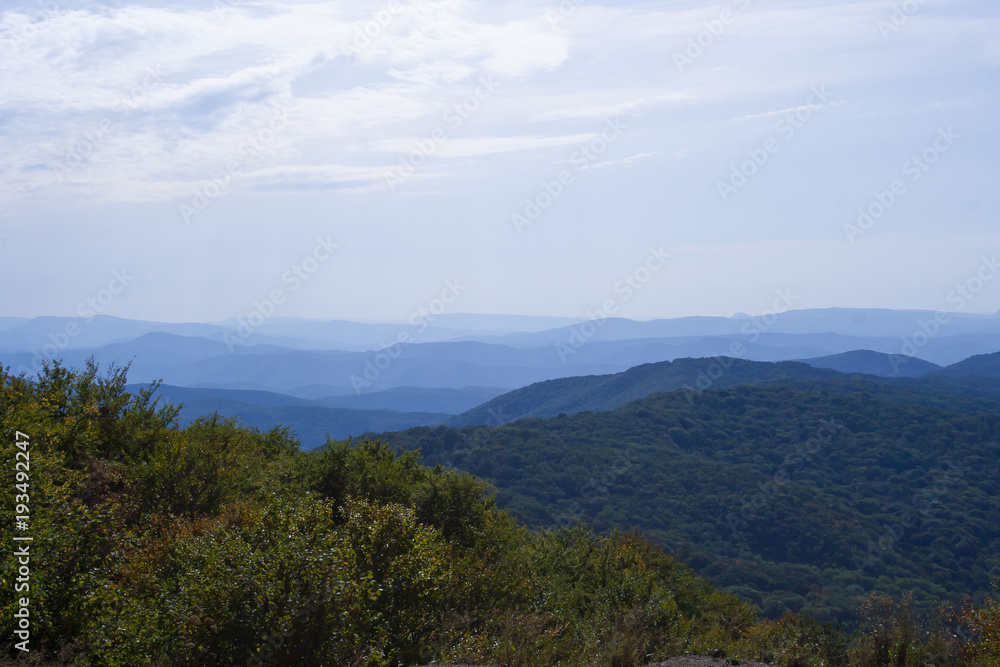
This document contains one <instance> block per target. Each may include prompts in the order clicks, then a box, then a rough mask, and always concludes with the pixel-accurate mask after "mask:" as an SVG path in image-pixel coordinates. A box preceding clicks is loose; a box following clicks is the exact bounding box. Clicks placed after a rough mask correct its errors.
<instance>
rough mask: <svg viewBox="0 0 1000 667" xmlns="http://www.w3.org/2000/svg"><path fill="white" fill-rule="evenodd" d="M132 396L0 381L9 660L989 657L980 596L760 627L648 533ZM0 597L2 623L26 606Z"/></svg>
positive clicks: (79, 376)
mask: <svg viewBox="0 0 1000 667" xmlns="http://www.w3.org/2000/svg"><path fill="white" fill-rule="evenodd" d="M125 382H126V380H125V371H124V370H121V369H112V370H111V371H110V372H109V373H107V374H106V375H101V374H100V373H99V372H98V369H97V368H96V367H94V366H93V365H90V366H88V367H87V368H86V369H84V370H82V371H80V372H72V371H69V370H67V369H64V368H62V367H60V366H58V365H55V366H51V367H46V369H45V370H44V372H43V373H42V375H41V377H40V378H39V379H38V380H37V381H32V380H28V379H27V378H26V377H25V376H12V375H10V374H9V372H7V371H2V370H0V425H2V428H3V438H4V451H5V452H6V453H7V459H8V460H9V461H13V460H14V459H15V456H14V455H15V453H17V452H27V453H28V455H29V456H30V472H29V473H28V474H27V475H26V476H25V477H24V478H22V479H21V480H19V481H20V483H22V484H24V485H26V486H25V487H23V488H15V487H14V486H13V485H11V484H7V485H4V486H3V487H2V491H0V499H2V507H3V510H4V512H5V513H6V516H7V517H8V518H9V517H11V516H12V515H13V514H14V513H15V508H16V512H17V513H19V514H27V515H29V519H28V523H29V526H28V528H27V529H25V528H24V527H20V528H18V535H19V536H24V535H28V534H30V536H31V537H32V538H33V540H34V541H33V542H32V543H31V546H30V549H31V554H32V555H31V558H30V590H28V591H25V592H23V593H22V595H24V596H26V597H30V603H29V607H30V632H31V643H30V648H31V649H32V653H31V655H30V656H29V658H25V656H22V655H21V654H20V652H19V651H18V650H17V649H15V648H14V647H13V642H8V643H7V644H6V647H5V651H6V652H7V656H8V658H18V660H17V662H18V663H23V664H31V663H34V664H42V663H44V664H72V665H83V666H95V667H96V666H126V665H128V666H131V665H263V664H273V665H358V666H362V665H363V666H369V665H372V666H375V665H413V664H426V663H429V662H432V661H436V662H449V661H450V662H468V663H476V664H492V665H525V666H529V665H531V666H533V665H538V666H542V665H581V666H582V665H613V666H616V667H629V666H634V665H642V664H646V663H649V662H653V661H655V660H658V659H662V658H665V657H669V656H674V655H680V654H684V653H697V654H712V655H716V656H720V657H729V658H748V659H749V658H755V659H760V660H764V661H768V662H772V663H774V664H777V665H783V666H791V665H817V666H818V665H847V664H851V665H876V664H899V665H911V664H912V665H918V664H921V665H922V664H925V663H927V662H928V661H930V660H934V661H935V664H952V665H957V664H977V665H995V664H996V660H997V655H998V651H997V643H996V642H997V638H998V636H1000V631H998V617H1000V611H998V608H997V605H996V604H995V603H992V602H986V603H983V604H980V605H975V606H971V607H963V608H956V609H952V610H948V611H947V613H946V614H944V615H939V617H938V618H937V620H936V621H934V622H933V623H930V624H927V625H923V626H921V625H919V624H918V620H919V619H917V617H916V616H914V615H913V613H912V608H911V607H910V606H908V605H907V603H906V601H905V600H902V601H890V600H888V599H885V598H881V597H873V598H871V599H870V600H869V602H868V603H867V606H866V608H865V611H864V613H863V616H862V618H861V621H862V623H861V626H862V627H863V628H865V630H866V631H865V632H862V633H860V634H858V635H856V636H854V637H847V636H845V635H843V634H841V633H840V632H838V631H837V630H836V629H834V628H832V627H829V626H822V625H819V624H817V623H815V622H813V621H811V620H809V619H807V618H805V617H802V616H797V615H791V614H789V615H785V616H783V617H782V618H781V619H778V620H770V619H766V618H762V617H759V616H758V615H757V614H756V613H755V611H754V609H753V607H752V606H751V605H749V604H747V603H745V602H742V601H740V600H739V599H738V598H737V597H735V596H732V595H729V594H726V593H722V592H720V591H718V590H717V589H715V588H714V587H713V586H712V585H711V584H709V583H708V582H707V581H706V580H704V579H702V578H701V577H699V576H698V575H696V574H695V573H694V572H692V571H691V570H690V569H688V568H687V567H686V566H684V565H682V564H680V563H678V562H677V561H676V560H675V559H674V558H673V557H672V556H670V555H669V554H667V553H665V552H664V551H663V550H662V549H661V548H660V547H658V546H655V545H654V544H653V543H651V542H649V541H647V540H646V539H645V538H643V537H642V536H640V535H639V534H637V533H631V532H625V533H623V532H618V531H612V532H611V533H609V534H608V535H606V536H596V535H594V534H592V533H590V532H588V531H587V530H585V529H583V528H580V527H574V528H566V529H559V530H541V531H530V530H527V529H525V528H523V527H521V526H519V525H518V524H517V523H516V522H515V521H514V520H513V519H512V518H511V517H510V516H509V515H507V514H506V513H504V512H502V511H499V510H497V509H496V508H495V507H494V502H493V499H492V498H491V496H490V495H489V494H488V493H487V485H486V484H484V483H483V482H480V481H478V480H477V479H475V478H474V477H472V476H470V475H467V474H465V473H461V472H457V471H453V470H448V469H445V468H442V467H434V468H430V467H425V466H422V465H420V463H419V460H418V454H416V453H413V452H407V453H401V454H397V453H394V452H393V451H391V450H390V449H389V448H387V447H386V445H385V444H383V443H381V442H377V441H363V442H359V443H348V442H330V443H328V445H327V446H326V447H325V448H323V450H322V451H318V452H303V451H301V450H300V449H299V447H298V445H297V443H296V441H295V440H294V439H292V438H291V437H290V436H289V434H288V432H287V431H286V430H284V429H281V428H276V429H273V430H270V431H267V432H261V431H258V430H255V429H248V428H244V427H241V426H239V425H237V424H236V423H234V422H233V421H231V420H226V419H221V418H209V419H204V420H199V421H197V422H195V423H193V424H191V425H190V426H189V427H187V428H184V429H180V428H178V427H177V426H176V413H177V409H176V408H174V407H170V406H158V405H156V404H155V403H154V402H153V401H152V400H151V394H152V391H151V390H146V391H141V392H139V393H136V394H131V393H129V392H126V391H125V389H124V387H125ZM724 400H728V399H724ZM863 418H864V417H862V419H863ZM20 434H25V435H26V436H27V438H24V437H22V436H21V435H20ZM18 442H22V443H26V444H24V445H21V446H18V445H17V443H18ZM15 494H19V495H22V496H23V495H29V496H30V499H24V498H16V495H15ZM15 500H16V501H17V503H18V504H21V505H26V507H16V504H15ZM26 500H27V502H25V501H26ZM2 525H3V526H4V528H3V534H2V537H3V539H4V541H5V542H6V543H7V544H8V545H9V544H11V543H12V542H11V539H12V535H11V531H12V529H13V526H12V524H11V522H10V521H9V520H8V521H4V522H3V524H2ZM2 560H3V567H2V573H3V574H2V578H3V581H2V585H3V586H4V588H5V590H7V591H11V590H12V588H13V584H14V581H13V578H14V574H13V573H15V572H16V569H15V566H16V563H15V558H14V556H13V555H12V551H11V550H10V549H5V550H4V553H3V556H2ZM0 602H2V609H0V613H2V615H3V617H4V618H6V619H8V621H7V622H8V623H9V622H10V619H12V618H13V615H14V612H15V610H16V609H17V608H18V607H19V606H23V605H21V603H20V602H18V601H17V600H15V599H14V598H13V597H9V596H5V597H4V598H3V599H2V601H0ZM949 614H950V615H949ZM956 628H961V629H962V633H961V638H956V637H955V636H953V632H952V630H954V629H956Z"/></svg>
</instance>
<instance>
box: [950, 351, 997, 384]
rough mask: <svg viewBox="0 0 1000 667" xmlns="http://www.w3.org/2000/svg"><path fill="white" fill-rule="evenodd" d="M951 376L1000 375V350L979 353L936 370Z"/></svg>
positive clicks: (991, 376) (993, 376)
mask: <svg viewBox="0 0 1000 667" xmlns="http://www.w3.org/2000/svg"><path fill="white" fill-rule="evenodd" d="M934 374H935V375H946V376H951V377H990V378H995V377H1000V352H994V353H993V354H977V355H975V356H972V357H969V358H968V359H964V360H962V361H960V362H958V363H955V364H952V365H951V366H948V367H946V368H942V369H940V370H937V371H935V372H934Z"/></svg>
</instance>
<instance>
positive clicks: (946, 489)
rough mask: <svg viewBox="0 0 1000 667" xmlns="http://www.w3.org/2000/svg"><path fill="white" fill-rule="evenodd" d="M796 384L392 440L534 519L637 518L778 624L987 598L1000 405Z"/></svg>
mask: <svg viewBox="0 0 1000 667" xmlns="http://www.w3.org/2000/svg"><path fill="white" fill-rule="evenodd" d="M795 386H796V388H795V389H792V388H790V387H787V386H782V385H770V384H767V385H751V386H742V387H734V388H730V389H720V390H716V391H708V392H704V393H701V394H696V395H690V394H688V393H687V392H684V391H676V392H668V393H660V394H656V395H653V396H650V397H647V398H644V399H640V400H638V401H634V402H632V403H629V404H628V405H626V406H624V407H621V408H618V409H616V410H613V411H609V412H600V413H594V412H582V413H578V414H575V415H572V416H567V415H562V416H557V417H554V418H550V419H523V420H519V421H516V422H513V423H509V424H507V425H505V426H500V427H491V426H475V427H465V428H463V429H460V430H459V429H450V428H445V427H438V428H413V429H408V430H406V431H403V432H400V433H392V434H382V435H381V436H379V437H381V438H383V439H386V440H387V441H388V442H389V443H390V444H391V445H392V446H394V447H398V448H401V449H420V450H421V451H422V453H423V455H424V457H425V458H426V459H427V460H428V461H429V462H432V463H442V464H444V465H451V466H455V467H457V468H460V469H462V470H466V471H469V472H471V473H473V474H475V475H477V476H479V477H481V478H483V479H486V480H489V481H490V482H492V483H493V484H494V485H495V486H496V488H497V489H498V492H497V498H498V501H499V503H500V505H501V506H502V507H505V508H507V509H509V510H510V511H511V512H513V513H514V514H515V516H517V517H518V518H520V519H521V520H523V521H525V522H526V523H527V524H528V525H532V526H562V525H572V524H574V523H576V522H577V521H581V520H582V521H585V522H586V523H587V524H588V525H590V526H592V527H593V528H595V529H596V530H598V531H608V530H611V529H613V528H623V527H625V528H636V529H639V530H641V531H643V532H644V533H645V534H647V535H649V536H651V537H652V538H654V539H655V540H656V541H657V542H659V543H660V544H662V545H665V546H666V547H667V548H669V549H670V550H671V551H674V552H677V553H679V554H681V555H682V556H683V557H684V558H685V559H688V560H689V561H690V563H691V564H692V565H694V567H695V568H696V569H698V570H699V571H701V572H702V573H703V574H705V575H706V576H708V577H709V578H710V579H712V580H713V581H714V582H715V583H716V584H718V585H720V586H724V587H726V588H727V589H729V590H731V591H734V592H738V593H739V594H740V595H742V596H743V597H744V598H746V599H749V600H753V601H754V602H756V603H757V604H758V605H759V606H760V607H761V608H762V609H763V610H764V612H765V613H766V614H768V615H769V616H772V617H778V616H780V615H781V614H782V613H784V612H786V611H793V612H800V611H801V612H805V613H807V614H809V615H810V616H812V617H814V618H817V619H819V620H822V621H829V622H841V623H848V622H850V621H851V620H852V618H853V615H854V610H856V609H857V607H858V604H859V603H860V600H861V599H862V598H863V597H864V596H865V595H866V594H868V593H869V592H871V591H879V592H885V593H891V594H896V595H901V594H902V593H903V592H904V591H910V590H912V591H914V592H915V600H916V602H917V604H923V605H931V606H932V605H933V604H936V603H939V602H942V601H947V600H952V601H954V600H957V599H959V598H961V597H962V596H963V595H965V594H968V593H972V592H977V593H981V592H984V591H985V589H986V587H987V584H988V582H989V581H990V580H991V579H992V578H993V577H995V576H997V575H998V574H1000V506H998V504H997V502H996V499H997V497H998V496H1000V445H998V440H1000V413H997V412H996V411H993V412H989V413H971V414H970V413H959V412H953V411H946V410H939V409H934V408H930V407H925V406H922V405H919V404H917V403H915V402H914V403H901V402H893V401H889V400H883V399H879V398H876V397H875V396H872V395H871V394H866V393H846V392H844V393H842V392H841V391H829V390H828V385H827V384H826V383H823V382H812V383H810V382H806V381H800V382H797V383H795ZM835 386H837V387H838V388H839V389H840V390H842V391H843V390H846V388H848V387H849V386H850V384H849V383H848V384H847V385H843V384H837V385H835ZM897 391H898V392H901V393H905V390H902V389H899V390H897ZM920 396H924V394H915V395H911V396H908V398H910V399H911V400H915V398H916V397H920Z"/></svg>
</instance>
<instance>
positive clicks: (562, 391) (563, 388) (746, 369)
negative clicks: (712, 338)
mask: <svg viewBox="0 0 1000 667" xmlns="http://www.w3.org/2000/svg"><path fill="white" fill-rule="evenodd" d="M841 377H844V376H843V375H842V374H841V373H838V372H836V371H832V370H828V369H824V368H813V367H812V366H809V365H807V364H803V363H800V362H797V361H783V362H778V363H771V362H764V361H746V360H745V359H734V358H731V357H718V358H703V359H676V360H674V361H661V362H658V363H654V364H643V365H641V366H636V367H634V368H630V369H628V370H627V371H624V372H622V373H613V374H610V375H587V376H582V377H568V378H560V379H558V380H547V381H545V382H536V383H535V384H532V385H528V386H527V387H523V388H521V389H517V390H514V391H512V392H509V393H506V394H503V395H501V396H497V397H496V398H494V399H493V400H491V401H487V402H486V403H484V404H483V405H480V406H478V407H476V408H473V409H472V410H469V411H467V412H464V413H462V414H460V415H456V416H455V417H452V418H451V419H449V420H448V421H447V422H445V423H446V424H447V425H448V426H455V427H460V426H472V425H476V424H487V425H492V426H496V425H499V424H501V423H505V422H507V421H511V420H514V419H521V418H523V417H555V416H556V415H558V414H560V413H564V412H565V413H567V414H572V413H574V412H582V411H584V410H592V411H602V410H612V409H614V408H617V407H619V406H621V405H625V404H626V403H628V402H629V401H633V400H635V399H637V398H643V397H644V396H649V395H650V394H655V393H658V392H661V391H673V390H675V389H681V388H687V389H688V395H692V394H694V393H698V392H701V391H705V390H708V389H719V388H722V387H730V386H734V385H744V384H756V383H761V382H767V381H769V380H775V379H790V378H800V379H836V378H841Z"/></svg>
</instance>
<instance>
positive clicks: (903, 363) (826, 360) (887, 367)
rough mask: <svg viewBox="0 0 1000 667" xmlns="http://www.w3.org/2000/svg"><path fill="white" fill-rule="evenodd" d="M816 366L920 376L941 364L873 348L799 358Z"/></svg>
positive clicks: (885, 374)
mask: <svg viewBox="0 0 1000 667" xmlns="http://www.w3.org/2000/svg"><path fill="white" fill-rule="evenodd" d="M798 361H801V362H802V363H804V364H809V365H810V366H814V367H816V368H831V369H833V370H836V371H840V372H842V373H866V374H868V375H878V376H882V377H918V376H921V375H926V374H927V373H930V372H932V371H936V370H939V369H940V368H941V366H939V365H937V364H934V363H931V362H929V361H924V360H923V359H917V358H916V357H908V356H906V355H903V354H884V353H882V352H875V351H873V350H852V351H850V352H843V353H841V354H834V355H830V356H826V357H816V358H813V359H799V360H798Z"/></svg>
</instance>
